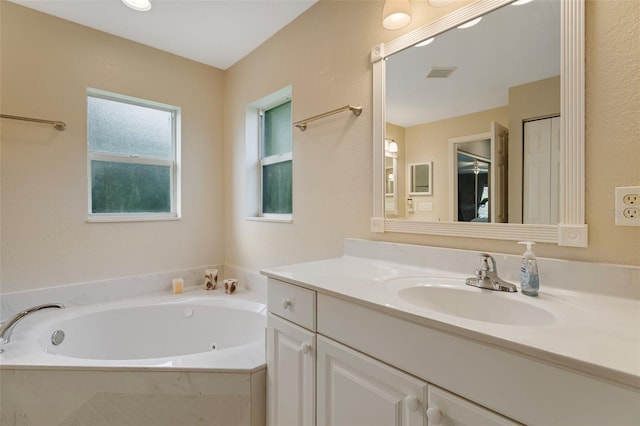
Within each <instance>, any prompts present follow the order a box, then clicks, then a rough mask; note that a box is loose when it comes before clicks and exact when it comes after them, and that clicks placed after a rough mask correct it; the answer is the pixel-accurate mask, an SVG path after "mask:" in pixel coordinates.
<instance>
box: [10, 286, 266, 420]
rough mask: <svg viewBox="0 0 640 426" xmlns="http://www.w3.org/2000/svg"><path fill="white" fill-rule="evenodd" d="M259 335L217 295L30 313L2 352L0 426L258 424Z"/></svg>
mask: <svg viewBox="0 0 640 426" xmlns="http://www.w3.org/2000/svg"><path fill="white" fill-rule="evenodd" d="M265 328H266V306H265V305H264V304H263V303H261V302H259V301H257V300H251V298H247V297H242V295H237V294H234V295H230V296H229V295H225V294H224V293H222V292H219V291H214V292H207V291H204V290H198V291H193V292H186V293H184V294H181V295H173V294H169V293H164V294H156V295H151V296H144V297H134V298H130V299H125V300H120V301H111V302H104V303H98V304H91V305H83V306H67V307H66V308H64V309H46V310H42V311H38V312H35V313H33V314H30V315H28V316H27V317H25V318H23V319H22V320H21V321H20V322H19V323H17V324H16V326H15V327H14V329H13V331H12V333H11V336H10V341H9V343H7V344H5V345H3V349H4V352H3V353H1V354H0V380H1V381H2V383H3V389H2V390H3V392H2V394H0V397H1V401H0V402H1V404H2V405H1V407H0V408H1V410H0V411H1V412H2V415H1V416H0V425H2V426H4V425H5V424H6V425H9V424H29V425H37V424H42V425H47V426H50V425H53V424H64V425H74V424H78V425H82V424H96V425H111V424H113V425H125V424H135V425H141V426H142V425H147V424H149V425H151V424H154V425H158V424H211V425H217V424H219V425H262V424H264V405H265V402H264V399H265V387H266V362H265ZM62 333H63V334H62ZM54 335H55V336H56V337H55V338H52V336H54ZM62 335H63V336H64V338H61V336H62ZM54 341H55V343H54ZM45 407H46V409H45ZM115 407H117V408H115ZM21 418H24V419H25V421H24V422H22V423H21V422H20V420H19V419H21Z"/></svg>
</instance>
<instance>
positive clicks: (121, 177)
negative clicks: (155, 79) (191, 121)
mask: <svg viewBox="0 0 640 426" xmlns="http://www.w3.org/2000/svg"><path fill="white" fill-rule="evenodd" d="M179 120H180V108H178V107H175V106H171V105H165V104H159V103H157V102H151V101H146V100H143V99H136V98H132V97H129V96H123V95H118V94H114V93H108V92H104V91H100V90H95V89H89V90H88V93H87V146H88V156H87V157H88V163H89V164H88V171H89V220H90V221H118V220H122V221H128V220H157V219H171V218H178V217H179V216H180V211H179V210H180V209H179V206H180V200H179V182H180V176H179V169H178V165H179V162H178V160H179V152H180V149H179V141H180V139H179V134H180V132H179V131H178V129H179V126H180V121H179Z"/></svg>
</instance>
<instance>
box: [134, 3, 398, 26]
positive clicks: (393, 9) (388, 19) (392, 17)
mask: <svg viewBox="0 0 640 426" xmlns="http://www.w3.org/2000/svg"><path fill="white" fill-rule="evenodd" d="M123 1H124V0H123ZM410 22H411V4H410V3H409V0H385V2H384V6H383V8H382V26H383V27H385V28H386V29H388V30H399V29H401V28H404V27H406V26H407V25H409V23H410Z"/></svg>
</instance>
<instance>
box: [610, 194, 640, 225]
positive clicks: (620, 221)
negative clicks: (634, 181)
mask: <svg viewBox="0 0 640 426" xmlns="http://www.w3.org/2000/svg"><path fill="white" fill-rule="evenodd" d="M629 194H640V186H619V187H617V188H616V192H615V208H614V215H615V224H616V225H620V226H640V215H636V216H635V217H625V214H624V211H625V209H639V208H640V206H638V205H633V204H626V203H625V202H624V197H625V196H626V195H629Z"/></svg>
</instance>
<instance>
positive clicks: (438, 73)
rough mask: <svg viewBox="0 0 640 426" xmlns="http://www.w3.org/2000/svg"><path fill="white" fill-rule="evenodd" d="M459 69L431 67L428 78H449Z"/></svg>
mask: <svg viewBox="0 0 640 426" xmlns="http://www.w3.org/2000/svg"><path fill="white" fill-rule="evenodd" d="M457 68H458V67H431V68H430V69H429V71H427V77H426V78H447V77H449V76H450V75H451V74H452V73H453V72H454V71H455V70H456V69H457Z"/></svg>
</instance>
